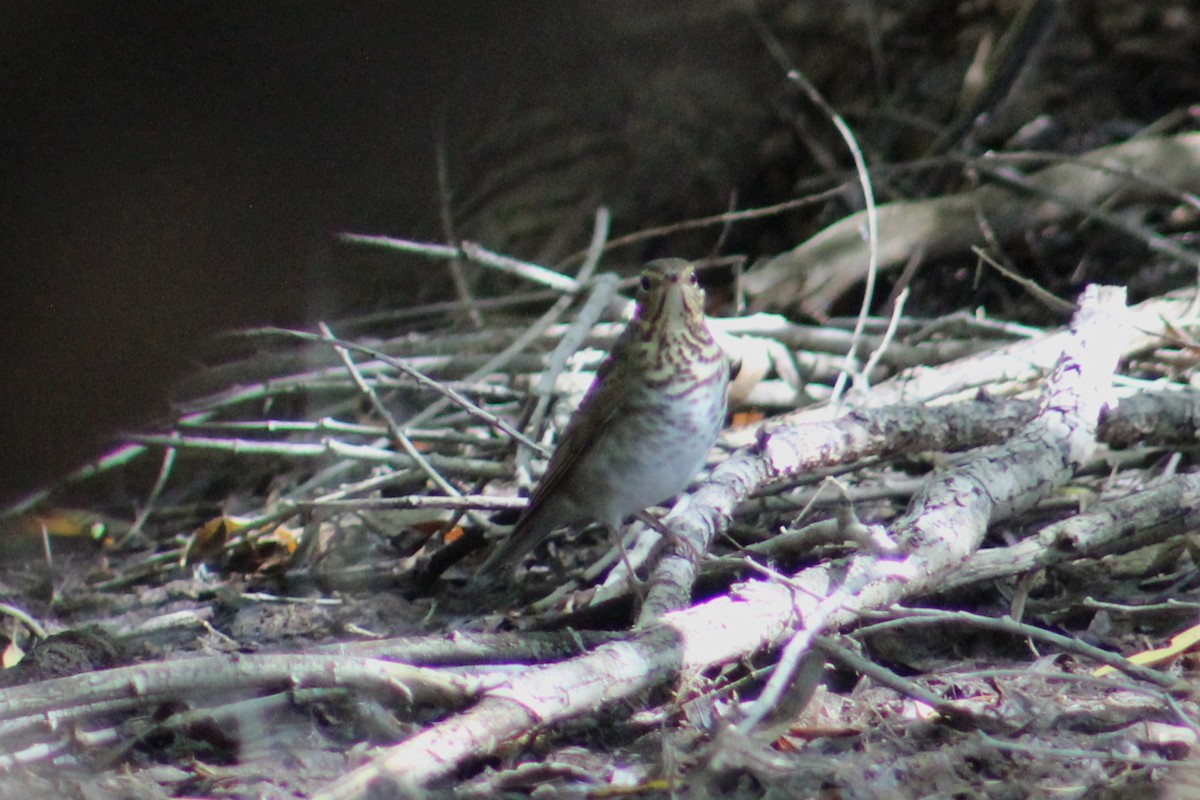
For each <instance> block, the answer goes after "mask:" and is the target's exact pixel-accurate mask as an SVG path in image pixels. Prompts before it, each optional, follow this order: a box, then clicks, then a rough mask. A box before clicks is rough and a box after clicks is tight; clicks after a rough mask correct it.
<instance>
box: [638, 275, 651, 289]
mask: <svg viewBox="0 0 1200 800" xmlns="http://www.w3.org/2000/svg"><path fill="white" fill-rule="evenodd" d="M651 285H652V284H651V282H650V276H649V275H643V276H642V280H641V281H640V282H639V283H638V286H641V287H642V291H643V292H648V291H650V287H651Z"/></svg>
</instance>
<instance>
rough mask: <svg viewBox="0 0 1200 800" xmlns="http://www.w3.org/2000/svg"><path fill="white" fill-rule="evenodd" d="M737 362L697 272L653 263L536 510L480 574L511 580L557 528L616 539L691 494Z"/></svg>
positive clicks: (667, 261)
mask: <svg viewBox="0 0 1200 800" xmlns="http://www.w3.org/2000/svg"><path fill="white" fill-rule="evenodd" d="M729 379H730V364H729V360H728V358H727V357H726V355H725V352H724V351H723V350H722V349H721V347H720V345H719V344H718V343H717V341H716V340H715V339H714V338H713V335H712V332H711V331H710V330H709V328H708V324H707V323H706V321H705V316H704V291H703V290H702V289H701V288H700V286H699V283H698V282H697V279H696V271H695V268H694V267H693V266H692V264H690V263H689V262H687V261H685V260H683V259H680V258H664V259H659V260H656V261H651V262H650V263H648V264H647V265H646V266H645V268H644V269H643V271H642V274H641V278H640V280H639V284H638V292H637V310H636V311H635V313H634V316H633V319H632V320H631V321H630V322H629V324H628V326H627V327H626V328H625V330H624V331H623V332H622V333H621V335H620V336H619V337H618V338H617V340H616V342H615V343H614V345H613V347H612V349H611V350H610V351H609V354H608V357H607V358H606V359H605V360H604V361H603V362H602V363H601V365H600V367H599V369H598V370H597V371H596V377H595V379H594V380H593V382H592V384H591V386H590V387H589V388H588V391H587V393H586V394H585V395H584V398H583V401H582V402H581V403H580V404H579V407H578V408H577V409H576V410H575V412H574V413H573V414H572V415H571V418H570V419H569V420H568V422H567V425H566V427H565V428H564V430H563V433H562V436H561V438H560V440H559V442H558V446H557V447H556V448H555V450H554V452H553V453H552V454H551V456H550V461H549V463H548V464H547V466H546V471H545V472H544V473H543V475H542V478H541V480H540V481H539V482H538V484H537V486H536V487H535V488H534V491H533V496H532V497H531V499H530V501H529V505H528V506H527V507H526V509H525V511H524V512H523V513H522V515H521V517H520V518H519V519H518V520H517V523H516V525H515V527H514V528H513V530H512V532H511V533H510V534H509V535H508V536H507V537H506V538H504V539H503V540H501V542H500V543H499V545H498V546H497V547H496V548H495V550H493V551H492V553H491V554H490V555H489V556H488V558H487V559H486V560H485V561H484V563H483V566H481V567H480V568H479V570H478V571H477V573H476V575H477V576H478V577H479V578H480V579H482V580H484V581H485V582H489V583H490V582H495V581H496V580H498V579H502V578H503V577H505V576H510V575H511V573H512V570H513V569H515V568H516V567H517V566H518V565H519V564H520V562H521V561H522V560H523V558H524V557H525V555H527V554H528V553H529V552H530V551H531V550H533V549H534V548H535V547H537V546H538V545H539V544H540V543H541V542H542V541H544V540H545V539H546V538H547V537H549V535H550V534H551V533H553V532H554V531H555V530H557V529H558V528H561V527H564V526H568V525H573V524H576V523H579V522H582V521H584V520H593V521H595V522H598V523H600V524H601V525H603V526H604V527H605V528H607V529H608V531H609V532H610V533H611V534H613V535H614V537H617V541H618V542H619V541H620V539H619V536H617V532H618V531H619V530H620V528H621V526H622V524H623V523H624V521H625V519H626V518H628V517H630V516H632V515H634V514H637V513H639V512H641V511H643V510H645V509H646V508H648V507H650V506H654V505H657V504H659V503H661V502H663V501H664V500H667V499H669V498H671V497H673V496H675V495H677V494H679V493H680V492H682V491H683V490H684V489H686V488H687V486H688V484H689V483H691V481H692V479H693V478H694V477H695V476H696V473H697V472H699V470H700V468H701V467H702V466H703V465H704V462H705V460H706V458H707V457H708V453H709V451H710V450H711V449H712V446H713V444H714V443H715V442H716V439H717V435H718V434H719V433H720V430H721V426H722V425H723V424H724V421H725V405H726V395H727V392H728V388H729Z"/></svg>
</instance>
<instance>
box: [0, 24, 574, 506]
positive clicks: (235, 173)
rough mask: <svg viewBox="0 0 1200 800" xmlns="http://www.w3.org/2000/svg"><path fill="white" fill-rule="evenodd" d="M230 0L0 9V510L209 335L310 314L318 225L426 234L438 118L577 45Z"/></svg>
mask: <svg viewBox="0 0 1200 800" xmlns="http://www.w3.org/2000/svg"><path fill="white" fill-rule="evenodd" d="M236 5H237V6H238V7H234V4H224V5H222V4H209V3H169V4H167V3H145V4H138V3H121V4H110V3H82V4H74V3H72V4H67V3H60V4H42V3H29V4H24V5H22V4H11V3H9V4H5V10H4V17H5V19H4V24H3V26H2V27H0V70H2V72H0V109H2V111H0V114H2V117H3V121H2V122H0V261H2V263H3V264H4V265H5V270H4V279H3V288H0V298H2V299H0V387H2V389H0V391H2V392H3V394H2V398H3V402H2V403H0V433H2V435H3V440H2V441H0V499H12V498H14V497H15V496H16V495H17V494H19V493H23V492H25V491H27V490H30V489H32V488H35V487H37V486H38V485H39V484H41V483H43V482H44V481H46V480H47V479H50V478H51V477H52V476H55V475H58V474H61V473H62V472H64V471H65V470H67V469H69V468H71V467H73V466H76V465H78V464H79V463H81V462H82V461H84V460H85V459H86V458H87V457H89V456H91V455H94V454H96V453H97V452H99V451H100V450H101V448H102V447H103V446H105V444H106V442H107V441H108V437H109V436H110V435H111V434H112V432H114V431H117V430H120V429H123V428H128V427H133V426H136V425H138V424H140V423H143V422H145V421H148V420H150V419H153V418H154V417H156V416H161V415H163V414H164V413H165V411H166V409H167V405H166V398H167V396H168V391H169V387H170V385H171V384H172V382H173V381H174V380H176V379H177V378H178V377H180V376H181V375H183V374H186V372H187V371H188V370H189V369H190V367H191V366H192V364H193V359H194V358H195V356H196V353H197V348H198V346H199V343H200V342H202V341H203V339H204V338H205V337H206V336H207V335H209V334H211V333H213V332H216V331H219V330H223V329H228V328H234V327H238V326H245V325H249V324H255V323H283V324H286V323H298V322H300V321H303V320H305V319H307V318H309V317H310V315H311V312H312V309H313V308H314V305H316V304H319V301H320V298H316V297H314V296H313V291H314V290H313V288H312V287H313V286H314V285H315V283H314V281H312V280H311V279H310V278H311V275H312V272H313V267H314V265H315V264H317V263H319V262H321V261H322V259H323V258H325V256H326V255H327V253H328V251H329V248H330V247H331V245H330V244H329V239H330V234H331V232H335V231H337V230H342V229H350V230H361V231H369V232H386V233H393V234H404V235H413V236H434V237H436V236H438V226H437V224H436V214H437V187H436V181H435V166H434V164H435V160H434V152H435V131H436V130H437V129H438V120H439V119H446V118H447V116H446V112H447V108H450V107H451V106H452V107H453V110H454V111H453V113H460V112H461V110H462V109H463V108H470V107H471V106H472V105H473V104H475V103H484V102H486V98H487V97H488V96H489V84H490V83H491V82H503V81H507V80H518V81H519V80H520V79H521V78H520V76H519V75H514V74H513V71H514V70H519V69H524V70H533V71H535V72H536V71H537V69H538V63H537V62H538V56H537V54H538V53H539V52H540V51H542V50H544V49H546V46H547V43H548V42H553V43H554V45H555V46H556V47H560V48H569V47H570V46H571V41H572V37H573V36H575V35H576V34H577V28H576V26H575V25H573V24H572V21H571V20H570V19H568V14H567V12H566V11H564V10H563V9H564V6H565V4H559V3H556V2H544V3H531V2H523V3H519V4H513V3H508V2H504V3H481V2H470V3H457V4H455V3H438V2H415V3H414V2H405V3H388V4H382V3H381V4H378V5H362V4H358V5H355V6H353V7H349V8H348V7H345V6H343V4H316V3H297V4H283V3H273V4H266V5H265V6H259V7H254V8H250V7H247V8H242V7H241V6H242V5H243V4H236ZM514 54H519V55H520V58H519V59H514V58H513V56H514ZM518 61H519V62H520V63H519V65H518V64H517V62H518ZM480 76H485V78H483V79H481V77H480ZM450 119H451V120H453V116H452V115H451V116H450ZM451 124H453V123H451ZM417 278H418V279H420V276H417ZM430 279H433V278H432V277H431V278H430ZM437 280H444V278H443V277H441V273H439V275H438V277H437Z"/></svg>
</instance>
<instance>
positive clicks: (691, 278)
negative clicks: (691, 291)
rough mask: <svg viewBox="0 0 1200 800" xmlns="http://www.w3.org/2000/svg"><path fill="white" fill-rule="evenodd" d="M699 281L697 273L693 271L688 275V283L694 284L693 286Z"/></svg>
mask: <svg viewBox="0 0 1200 800" xmlns="http://www.w3.org/2000/svg"><path fill="white" fill-rule="evenodd" d="M699 282H700V281H699V280H697V279H696V273H694V272H693V273H692V274H691V275H690V276H688V283H690V284H692V286H695V285H696V284H698V283H699Z"/></svg>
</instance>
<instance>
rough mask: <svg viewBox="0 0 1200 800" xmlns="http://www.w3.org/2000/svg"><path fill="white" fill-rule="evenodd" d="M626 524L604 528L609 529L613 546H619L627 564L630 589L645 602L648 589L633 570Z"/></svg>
mask: <svg viewBox="0 0 1200 800" xmlns="http://www.w3.org/2000/svg"><path fill="white" fill-rule="evenodd" d="M623 528H624V525H618V526H617V527H615V528H614V527H611V526H609V525H605V526H604V529H605V530H606V531H608V535H609V538H611V539H612V543H613V546H614V547H616V548H617V552H618V553H619V554H620V556H621V563H623V564H624V565H625V572H626V574H627V575H628V577H627V579H626V580H627V581H628V583H629V589H630V591H632V592H633V594H634V595H636V596H637V598H638V600H639V602H644V601H645V599H646V590H645V589H644V588H643V587H642V582H641V581H640V580H638V576H637V573H636V572H634V570H633V562H632V561H630V560H629V551H628V550H626V549H625V539H624V535H623V533H622V531H623Z"/></svg>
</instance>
